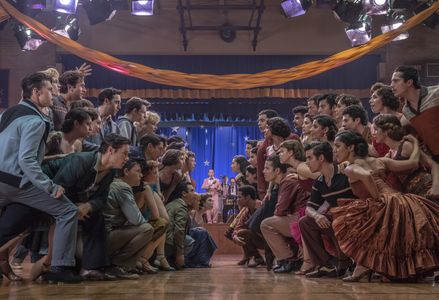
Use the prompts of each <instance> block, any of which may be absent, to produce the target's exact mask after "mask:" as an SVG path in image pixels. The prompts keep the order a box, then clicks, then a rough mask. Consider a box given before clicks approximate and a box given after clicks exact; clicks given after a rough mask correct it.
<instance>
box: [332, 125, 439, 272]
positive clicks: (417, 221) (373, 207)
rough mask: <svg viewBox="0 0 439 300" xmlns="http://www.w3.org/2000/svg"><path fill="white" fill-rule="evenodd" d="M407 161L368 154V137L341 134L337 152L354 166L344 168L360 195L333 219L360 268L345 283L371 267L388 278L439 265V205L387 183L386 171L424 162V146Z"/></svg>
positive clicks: (346, 249) (343, 246)
mask: <svg viewBox="0 0 439 300" xmlns="http://www.w3.org/2000/svg"><path fill="white" fill-rule="evenodd" d="M409 139H410V140H411V141H412V142H413V143H414V150H413V152H412V154H411V156H410V158H409V159H408V160H403V161H397V160H392V159H389V158H372V157H368V145H367V143H366V141H365V140H364V139H363V138H362V137H361V136H359V135H358V134H355V133H353V132H349V131H346V132H341V133H339V134H338V135H337V137H336V139H335V145H334V146H335V147H334V154H335V156H336V157H337V160H338V161H339V162H343V161H347V162H349V165H348V166H347V167H346V168H345V170H344V172H345V174H346V175H347V176H348V177H349V180H350V182H351V186H352V190H353V192H354V193H355V194H356V196H358V197H359V198H360V199H359V200H355V201H340V202H344V203H342V205H341V206H339V207H337V208H333V209H332V210H331V212H332V213H333V216H334V221H333V223H332V226H333V229H334V232H335V236H336V238H337V240H338V243H339V245H340V248H341V250H342V251H343V252H344V253H345V254H346V255H348V256H349V257H351V258H352V259H353V260H354V261H355V262H356V263H357V267H356V269H355V271H354V273H353V274H352V276H348V277H346V278H344V281H359V280H360V279H361V277H363V276H365V275H366V274H370V273H371V272H372V271H374V272H377V273H380V274H382V275H384V276H386V277H387V278H389V279H395V280H400V279H408V278H416V277H419V276H422V275H423V274H425V273H426V272H429V271H432V270H436V269H439V205H437V204H435V203H434V202H432V201H430V200H428V199H426V198H424V197H421V196H418V195H414V194H404V193H400V192H398V191H396V190H394V189H393V188H391V187H390V186H389V185H388V184H386V182H385V180H386V171H392V172H400V171H404V170H409V169H412V168H414V167H416V166H417V165H418V163H419V156H420V151H419V145H418V142H417V140H416V139H414V138H409Z"/></svg>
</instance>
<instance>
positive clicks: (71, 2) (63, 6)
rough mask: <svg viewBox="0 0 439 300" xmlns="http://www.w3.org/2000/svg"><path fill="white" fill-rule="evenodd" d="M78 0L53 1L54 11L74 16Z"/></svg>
mask: <svg viewBox="0 0 439 300" xmlns="http://www.w3.org/2000/svg"><path fill="white" fill-rule="evenodd" d="M77 7H78V0H55V6H54V8H55V10H56V11H57V12H60V13H63V14H71V15H73V14H75V13H76V8H77Z"/></svg>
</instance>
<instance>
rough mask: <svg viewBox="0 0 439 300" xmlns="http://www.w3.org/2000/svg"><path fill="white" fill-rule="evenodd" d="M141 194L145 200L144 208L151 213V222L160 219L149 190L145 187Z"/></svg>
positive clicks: (152, 195)
mask: <svg viewBox="0 0 439 300" xmlns="http://www.w3.org/2000/svg"><path fill="white" fill-rule="evenodd" d="M142 194H143V197H144V199H145V204H146V206H147V207H148V208H149V210H150V211H151V220H157V219H158V218H159V217H160V214H159V209H158V208H157V204H156V201H155V198H154V194H153V192H152V190H151V188H150V187H149V186H147V187H146V189H145V190H144V191H143V193H142Z"/></svg>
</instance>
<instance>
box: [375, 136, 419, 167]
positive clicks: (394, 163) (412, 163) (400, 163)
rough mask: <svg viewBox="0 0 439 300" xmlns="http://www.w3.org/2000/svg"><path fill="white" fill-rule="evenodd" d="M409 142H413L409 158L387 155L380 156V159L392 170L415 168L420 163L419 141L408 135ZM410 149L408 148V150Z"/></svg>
mask: <svg viewBox="0 0 439 300" xmlns="http://www.w3.org/2000/svg"><path fill="white" fill-rule="evenodd" d="M406 139H407V140H408V141H409V142H413V151H412V153H411V154H410V157H409V159H407V160H393V159H390V158H387V157H381V158H379V160H380V161H382V162H383V163H384V165H385V166H386V169H388V170H389V171H392V172H404V171H408V170H411V169H414V168H417V167H418V165H419V158H420V155H421V151H420V149H419V142H418V140H417V139H415V138H414V137H406ZM406 151H408V150H406Z"/></svg>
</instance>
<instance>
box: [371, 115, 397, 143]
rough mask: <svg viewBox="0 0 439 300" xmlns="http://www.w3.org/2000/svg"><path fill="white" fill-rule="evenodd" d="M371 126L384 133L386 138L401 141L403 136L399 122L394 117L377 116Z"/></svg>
mask: <svg viewBox="0 0 439 300" xmlns="http://www.w3.org/2000/svg"><path fill="white" fill-rule="evenodd" d="M373 124H374V125H375V126H376V127H378V128H380V129H381V130H383V131H384V132H386V133H387V136H388V137H389V138H391V139H392V140H394V141H401V140H402V138H403V137H404V135H405V131H404V129H403V127H402V125H401V122H400V121H399V119H398V117H397V116H395V115H390V114H382V115H378V116H376V117H375V118H374V119H373Z"/></svg>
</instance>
